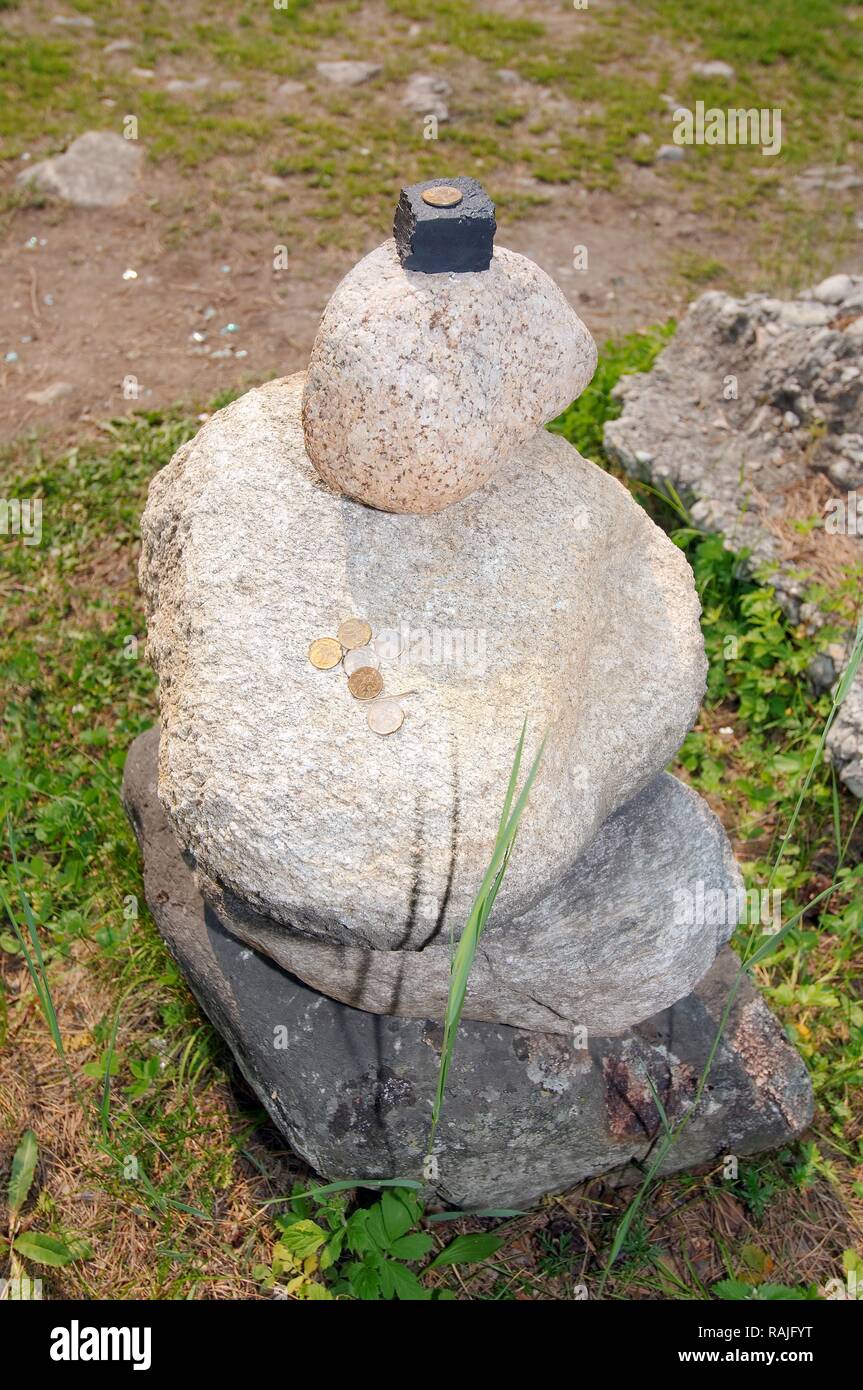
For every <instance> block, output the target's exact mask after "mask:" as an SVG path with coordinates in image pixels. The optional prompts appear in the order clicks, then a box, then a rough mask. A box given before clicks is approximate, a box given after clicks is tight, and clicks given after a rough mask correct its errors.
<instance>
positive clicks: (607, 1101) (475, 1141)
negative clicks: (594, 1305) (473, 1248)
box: [123, 737, 812, 1207]
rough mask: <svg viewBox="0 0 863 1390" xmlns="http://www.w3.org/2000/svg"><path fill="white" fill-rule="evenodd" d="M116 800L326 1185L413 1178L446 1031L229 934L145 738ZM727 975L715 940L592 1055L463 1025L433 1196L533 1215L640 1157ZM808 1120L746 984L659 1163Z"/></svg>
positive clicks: (743, 1146) (679, 1092)
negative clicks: (682, 1124) (174, 817)
mask: <svg viewBox="0 0 863 1390" xmlns="http://www.w3.org/2000/svg"><path fill="white" fill-rule="evenodd" d="M123 794H124V799H125V802H126V806H127V808H128V811H129V814H130V816H131V819H132V823H133V825H134V827H135V832H136V835H137V837H138V840H139V843H140V846H141V849H142V852H143V856H144V881H145V889H146V895H147V901H148V903H149V905H150V908H151V911H152V912H153V915H154V917H155V919H156V922H157V924H158V926H159V929H160V931H161V933H162V935H163V937H164V939H165V941H166V942H167V944H168V947H169V948H170V950H171V952H172V953H173V955H174V956H175V958H176V960H177V961H178V963H179V965H180V967H181V968H182V970H183V972H184V974H185V976H186V978H187V980H188V981H189V983H190V985H191V987H192V989H193V991H194V993H195V994H196V996H197V998H198V1000H199V1002H200V1003H201V1005H202V1007H203V1008H204V1010H205V1011H206V1013H207V1014H208V1015H209V1017H210V1019H211V1020H212V1022H213V1023H214V1025H215V1026H216V1028H218V1029H219V1031H220V1032H221V1033H222V1035H223V1036H224V1037H225V1039H226V1040H227V1042H228V1044H229V1046H230V1047H231V1049H232V1050H233V1052H234V1055H235V1057H236V1059H237V1062H238V1065H239V1067H240V1069H241V1070H242V1072H243V1074H244V1075H245V1077H246V1079H247V1081H248V1082H249V1084H250V1085H251V1086H252V1088H253V1090H254V1091H255V1092H256V1093H257V1095H258V1097H259V1099H260V1101H261V1104H262V1105H263V1106H264V1107H265V1108H266V1109H267V1111H268V1112H269V1114H270V1115H271V1117H272V1119H273V1120H274V1122H275V1124H276V1125H277V1126H278V1128H279V1129H280V1130H281V1131H282V1133H283V1134H284V1135H285V1136H286V1138H287V1140H288V1142H289V1143H290V1144H291V1145H292V1147H293V1148H294V1149H295V1150H296V1152H297V1153H298V1154H300V1155H301V1156H302V1157H303V1158H304V1159H305V1160H306V1161H307V1162H308V1163H310V1164H311V1166H312V1167H313V1168H314V1169H315V1170H316V1171H317V1172H319V1173H320V1174H321V1175H323V1176H324V1177H327V1178H331V1179H337V1178H355V1179H362V1178H375V1177H412V1176H418V1175H419V1170H420V1166H421V1163H422V1158H423V1154H424V1152H425V1148H426V1142H427V1136H428V1129H429V1121H430V1115H431V1104H432V1098H433V1095H434V1091H435V1083H436V1078H437V1068H438V1059H439V1049H440V1046H441V1031H442V1030H441V1026H440V1024H438V1023H431V1022H427V1021H422V1020H417V1019H396V1018H386V1017H381V1016H379V1015H375V1014H370V1013H365V1012H362V1011H360V1010H357V1009H352V1008H349V1007H347V1006H346V1005H344V1004H341V1003H337V1002H336V1001H335V1000H332V999H328V998H326V997H325V996H323V995H321V994H318V993H317V992H316V991H314V990H312V989H309V988H308V987H307V986H306V985H303V984H301V983H299V982H298V981H297V980H296V979H295V978H294V977H293V976H292V975H290V974H288V973H287V972H286V971H284V970H282V969H280V968H279V967H278V966H277V965H276V964H275V963H274V962H273V961H272V960H270V959H268V958H266V957H265V956H262V955H260V954H259V953H257V952H255V951H253V950H251V949H249V947H248V946H247V945H245V944H244V943H243V942H241V941H238V940H237V939H236V937H234V936H233V935H232V934H231V933H230V932H228V931H227V930H226V929H225V927H224V925H223V924H222V923H221V922H220V921H219V919H218V917H217V915H216V913H215V912H214V911H213V910H212V908H205V906H204V903H203V900H202V899H201V897H200V894H199V893H198V890H197V887H196V884H195V879H194V875H193V873H192V870H191V869H190V868H189V866H188V865H187V864H186V863H185V862H184V859H183V856H182V854H181V852H180V849H179V847H178V845H177V843H176V840H175V837H174V835H173V832H172V830H171V827H170V825H169V823H168V821H167V819H166V817H165V815H164V812H163V811H162V808H161V806H160V804H159V801H158V798H157V795H156V786H155V775H154V769H153V749H152V740H150V742H149V744H148V742H147V739H146V737H145V738H144V739H138V740H136V742H135V743H134V744H133V745H132V749H131V751H130V754H129V759H128V762H127V765H126V775H125V780H124V791H123ZM736 972H737V962H736V958H735V957H734V955H733V954H732V952H731V951H730V950H727V949H726V950H724V951H723V952H722V954H721V956H720V957H719V959H718V960H717V962H716V964H715V965H714V967H713V969H712V970H711V971H710V972H709V974H708V975H707V976H706V977H705V979H704V980H703V981H702V982H701V983H700V984H699V986H698V988H697V989H696V990H695V992H694V993H692V994H690V995H688V996H687V997H686V998H685V999H683V1000H681V1001H680V1002H679V1003H677V1004H675V1005H674V1007H673V1008H671V1009H668V1010H666V1011H665V1012H663V1013H660V1014H657V1015H655V1016H654V1017H653V1018H651V1019H649V1020H648V1021H647V1022H645V1023H643V1024H641V1025H640V1026H639V1027H638V1028H636V1029H634V1030H632V1031H630V1032H628V1033H626V1034H624V1035H623V1036H621V1037H618V1038H613V1039H610V1038H603V1037H601V1036H592V1035H591V1036H589V1038H588V1040H587V1041H588V1046H587V1047H586V1048H585V1047H580V1046H576V1045H575V1040H573V1039H571V1038H565V1037H562V1036H561V1035H560V1034H550V1033H549V1034H546V1033H536V1032H528V1031H525V1030H522V1029H518V1028H510V1027H507V1026H505V1025H503V1024H495V1023H480V1022H470V1021H464V1022H463V1023H462V1026H461V1029H460V1031H459V1036H458V1042H457V1046H456V1053H455V1059H454V1063H453V1067H452V1070H451V1072H450V1078H449V1083H448V1088H447V1093H446V1099H445V1103H444V1109H443V1115H442V1120H441V1124H440V1127H439V1130H438V1137H437V1140H436V1146H435V1152H436V1156H437V1160H438V1169H439V1177H438V1179H437V1180H436V1181H434V1182H433V1183H432V1184H431V1187H432V1189H433V1190H434V1192H436V1193H437V1195H438V1196H439V1197H440V1198H441V1199H443V1200H444V1201H445V1202H448V1203H454V1204H456V1205H460V1206H467V1207H485V1206H495V1207H497V1206H516V1207H526V1206H528V1205H530V1204H531V1203H532V1202H535V1201H537V1200H538V1199H539V1198H540V1197H541V1196H542V1195H543V1194H544V1193H546V1192H551V1191H560V1190H563V1189H566V1188H568V1187H571V1186H573V1185H574V1184H576V1183H578V1182H580V1181H582V1180H583V1179H585V1178H587V1177H589V1176H592V1175H595V1174H599V1173H606V1172H610V1171H613V1170H617V1171H625V1170H626V1169H627V1168H630V1167H631V1165H632V1164H633V1162H643V1161H644V1160H645V1159H646V1158H647V1156H648V1154H649V1153H650V1151H651V1148H652V1147H653V1145H654V1144H655V1142H656V1140H657V1138H658V1136H659V1135H660V1133H661V1123H660V1117H659V1114H658V1113H657V1107H656V1103H655V1099H654V1091H655V1093H656V1094H657V1095H658V1096H659V1098H660V1099H661V1101H662V1104H663V1106H664V1108H665V1110H666V1112H667V1113H668V1115H669V1117H670V1119H671V1120H672V1121H674V1120H676V1119H677V1118H679V1117H680V1116H682V1115H683V1114H684V1113H685V1112H686V1111H687V1109H688V1108H690V1107H691V1106H692V1103H693V1096H694V1093H695V1089H696V1086H697V1084H698V1079H699V1076H700V1074H701V1072H702V1070H703V1068H704V1066H705V1064H706V1061H707V1057H708V1053H709V1051H710V1049H711V1046H712V1044H713V1040H714V1038H715V1035H716V1030H717V1026H718V1022H719V1019H720V1016H721V1014H722V1011H723V1007H724V1005H725V1001H726V999H727V997H728V991H729V989H730V988H731V986H732V984H733V982H734V978H735V976H736ZM577 1041H578V1042H579V1043H581V1042H582V1041H583V1040H582V1039H579V1040H577ZM648 1078H649V1080H648ZM811 1114H812V1093H811V1087H810V1084H809V1079H808V1076H807V1073H806V1070H805V1067H804V1066H803V1063H802V1061H801V1060H800V1058H799V1056H798V1055H797V1053H796V1052H795V1051H794V1050H793V1048H791V1047H790V1046H789V1044H788V1042H787V1041H786V1039H785V1037H784V1035H783V1033H782V1030H781V1028H780V1027H779V1025H778V1023H777V1022H776V1020H775V1019H774V1018H773V1016H772V1015H771V1014H770V1012H769V1010H768V1009H767V1008H766V1006H765V1004H764V1003H763V1001H762V1000H761V998H760V997H759V995H758V994H757V993H756V992H755V991H754V990H753V988H752V986H751V985H750V984H749V983H748V982H744V983H743V985H742V987H741V988H740V990H739V993H738V994H737V997H736V1000H735V1003H734V1005H733V1008H732V1010H731V1013H730V1016H729V1019H728V1023H727V1026H726V1029H725V1032H724V1036H723V1039H722V1041H721V1042H720V1044H719V1046H718V1048H717V1051H716V1058H715V1061H714V1064H713V1068H712V1070H711V1073H710V1076H709V1079H708V1082H707V1085H706V1087H705V1090H704V1092H703V1094H702V1097H701V1100H700V1103H699V1105H698V1108H697V1111H696V1113H695V1114H694V1115H693V1117H692V1119H691V1122H690V1123H689V1125H688V1126H687V1127H686V1129H685V1130H684V1131H683V1133H682V1136H681V1138H680V1139H679V1141H678V1143H677V1144H676V1145H675V1147H674V1148H672V1150H671V1152H670V1153H669V1155H668V1156H667V1158H666V1160H665V1163H664V1165H663V1171H666V1172H670V1171H674V1170H675V1169H678V1168H689V1167H692V1166H693V1165H695V1164H699V1163H705V1162H710V1161H713V1160H714V1159H716V1158H717V1157H719V1156H720V1155H725V1154H736V1155H744V1154H749V1153H755V1152H758V1151H759V1150H761V1149H767V1148H772V1147H776V1146H778V1145H781V1144H783V1143H785V1142H787V1141H788V1140H789V1139H791V1138H793V1137H794V1136H795V1135H796V1134H799V1133H800V1132H801V1131H802V1130H803V1129H804V1128H805V1127H806V1125H807V1124H808V1123H809V1121H810V1118H811Z"/></svg>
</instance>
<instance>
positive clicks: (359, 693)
mask: <svg viewBox="0 0 863 1390" xmlns="http://www.w3.org/2000/svg"><path fill="white" fill-rule="evenodd" d="M383 688H384V678H383V676H382V675H381V673H380V671H376V670H375V668H374V667H373V666H361V667H360V669H359V670H358V671H354V674H353V675H352V676H351V677H350V678H349V679H348V690H349V691H350V692H351V694H352V695H353V697H354V699H355V700H374V699H375V697H376V696H377V695H380V693H381V691H382V690H383Z"/></svg>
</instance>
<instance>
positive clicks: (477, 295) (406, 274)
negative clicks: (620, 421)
mask: <svg viewBox="0 0 863 1390" xmlns="http://www.w3.org/2000/svg"><path fill="white" fill-rule="evenodd" d="M595 368H596V347H595V344H594V342H593V339H592V338H591V336H590V334H589V333H588V331H587V329H586V328H585V326H584V324H583V323H582V322H581V320H580V319H579V317H578V315H577V314H576V313H575V311H574V310H573V309H572V308H571V307H570V305H569V304H568V303H567V300H566V298H565V296H564V295H563V293H562V292H561V290H560V289H559V288H558V287H557V285H556V284H555V283H554V281H553V280H551V279H550V278H549V277H548V276H547V275H546V274H545V271H543V270H541V269H540V268H539V266H537V265H535V264H534V262H533V261H530V260H528V259H527V257H525V256H520V255H517V254H516V253H515V252H514V251H507V250H504V249H503V248H500V247H496V248H495V251H494V256H493V258H492V261H491V265H490V266H489V268H488V270H484V271H476V272H470V271H469V272H465V273H453V274H440V275H425V274H422V273H419V272H416V271H409V270H405V269H404V268H403V267H402V265H401V263H400V261H399V258H398V255H397V253H396V249H395V244H394V242H392V241H388V242H385V243H384V245H383V246H379V247H378V249H377V250H376V251H373V252H372V253H371V254H370V255H368V256H366V257H365V259H364V260H362V261H360V263H359V264H358V265H356V266H354V268H353V270H351V271H350V272H349V274H348V275H346V276H345V278H344V280H343V281H342V282H341V284H340V285H339V286H338V288H337V289H336V291H335V293H334V295H333V297H332V299H331V300H330V301H329V303H328V305H327V307H326V309H325V311H324V315H323V318H322V320H321V326H320V328H319V330H318V335H317V338H316V339H315V345H314V348H313V349H312V356H311V361H310V363H309V373H308V381H307V384H306V391H305V395H304V398H303V426H304V429H305V437H306V447H307V449H308V452H309V457H310V458H311V460H312V462H313V463H314V465H315V467H316V468H317V470H318V472H319V473H320V475H321V477H322V478H324V479H325V481H326V482H328V483H330V484H331V485H332V486H333V487H336V488H339V489H340V490H341V491H343V492H346V493H347V494H348V495H349V496H350V497H354V498H356V499H357V500H359V501H361V502H365V503H366V504H367V505H369V506H372V507H381V508H383V509H384V510H385V511H393V512H436V511H439V510H440V509H441V508H442V507H446V506H449V505H450V504H451V503H453V502H456V501H459V500H460V499H461V498H463V497H466V496H468V495H469V494H470V493H471V492H473V491H475V489H476V488H478V487H481V486H482V485H483V484H484V483H486V482H487V481H488V480H489V478H491V477H492V476H493V474H494V473H495V471H496V470H497V469H498V468H499V467H500V465H501V464H502V463H503V461H504V460H505V459H506V458H507V457H508V456H509V454H510V453H511V452H512V451H513V449H516V448H517V447H518V446H519V444H520V443H521V442H522V441H524V440H526V439H528V438H529V437H530V436H531V435H532V434H533V433H534V432H535V431H536V429H537V428H538V427H539V426H540V425H542V424H545V423H546V422H547V421H548V420H553V419H554V417H555V416H556V415H558V414H559V413H560V411H561V410H563V409H564V408H565V407H566V406H567V405H569V403H570V402H571V401H572V400H574V399H575V398H576V396H579V395H580V394H581V392H582V391H583V390H584V388H585V386H586V385H587V383H588V382H589V381H590V378H591V377H592V376H593V373H594V370H595Z"/></svg>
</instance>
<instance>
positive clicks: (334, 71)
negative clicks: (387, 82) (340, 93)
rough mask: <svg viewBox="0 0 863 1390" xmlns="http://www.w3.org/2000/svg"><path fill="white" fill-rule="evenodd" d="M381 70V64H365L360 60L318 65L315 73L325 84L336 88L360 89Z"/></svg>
mask: <svg viewBox="0 0 863 1390" xmlns="http://www.w3.org/2000/svg"><path fill="white" fill-rule="evenodd" d="M380 70H381V65H380V63H363V62H360V61H359V60H353V61H347V62H339V63H317V64H316V67H315V71H316V72H317V74H318V76H319V77H322V78H323V79H324V81H325V82H332V84H333V86H334V87H359V85H360V83H362V82H370V81H371V79H372V78H373V77H377V75H378V73H379V72H380Z"/></svg>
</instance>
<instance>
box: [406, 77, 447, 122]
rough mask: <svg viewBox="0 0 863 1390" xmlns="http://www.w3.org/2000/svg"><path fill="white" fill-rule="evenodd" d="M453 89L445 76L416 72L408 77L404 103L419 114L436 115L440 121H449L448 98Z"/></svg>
mask: <svg viewBox="0 0 863 1390" xmlns="http://www.w3.org/2000/svg"><path fill="white" fill-rule="evenodd" d="M451 91H452V88H451V87H450V84H449V83H448V82H447V80H446V78H445V77H432V76H431V75H430V74H429V73H426V72H415V73H413V74H412V75H411V76H410V77H409V78H408V83H407V86H406V87H405V90H404V95H403V97H402V103H403V105H405V106H407V107H408V109H409V110H411V111H414V112H416V114H417V115H418V116H435V117H436V118H437V120H439V121H448V120H449V107H448V105H447V102H446V98H447V97H448V96H449V94H450V92H451Z"/></svg>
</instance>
